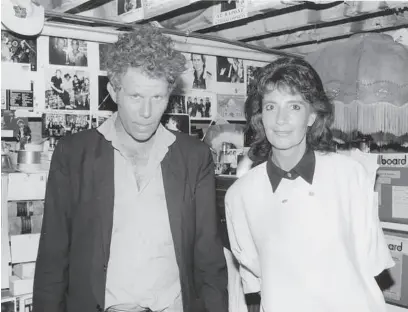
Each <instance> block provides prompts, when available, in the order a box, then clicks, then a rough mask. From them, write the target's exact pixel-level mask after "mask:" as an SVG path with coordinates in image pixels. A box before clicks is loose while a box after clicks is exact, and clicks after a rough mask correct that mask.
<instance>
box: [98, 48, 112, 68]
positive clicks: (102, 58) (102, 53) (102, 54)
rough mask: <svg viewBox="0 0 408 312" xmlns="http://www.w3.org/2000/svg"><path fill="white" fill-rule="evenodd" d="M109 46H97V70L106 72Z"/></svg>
mask: <svg viewBox="0 0 408 312" xmlns="http://www.w3.org/2000/svg"><path fill="white" fill-rule="evenodd" d="M109 46H110V44H109V43H100V44H99V70H102V71H106V57H107V53H108V49H109Z"/></svg>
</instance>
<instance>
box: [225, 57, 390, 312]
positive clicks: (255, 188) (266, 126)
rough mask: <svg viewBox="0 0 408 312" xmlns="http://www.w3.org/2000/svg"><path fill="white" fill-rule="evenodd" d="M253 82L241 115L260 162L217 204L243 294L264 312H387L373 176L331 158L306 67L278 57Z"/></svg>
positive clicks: (385, 254) (318, 95) (315, 87)
mask: <svg viewBox="0 0 408 312" xmlns="http://www.w3.org/2000/svg"><path fill="white" fill-rule="evenodd" d="M255 79H256V84H255V87H254V88H253V89H252V90H251V93H250V95H249V97H248V102H247V103H246V104H247V107H246V109H247V114H246V116H247V119H248V122H249V126H250V127H251V129H252V130H253V131H254V133H255V139H254V142H253V143H252V145H251V148H250V151H249V156H250V157H251V159H252V160H253V161H255V162H256V163H259V162H261V163H260V164H259V165H258V166H256V167H255V168H253V169H252V170H250V171H249V172H247V173H246V174H245V175H243V176H242V177H241V178H239V179H238V180H237V181H236V182H235V183H234V184H233V185H232V186H231V187H230V189H229V190H228V192H227V194H226V198H225V209H226V219H227V227H228V234H229V239H230V244H231V251H232V253H233V254H234V256H235V257H236V259H237V260H238V262H239V264H240V270H239V274H240V275H241V280H242V286H243V290H244V292H245V293H260V294H261V306H262V308H261V310H262V311H265V312H274V311H279V312H293V311H302V312H327V311H331V312H342V311H348V312H385V311H386V306H385V302H384V297H383V294H382V292H381V290H380V288H379V287H378V285H377V283H376V281H375V279H374V277H375V276H377V275H379V274H380V273H381V272H382V271H383V270H384V269H387V268H390V267H392V266H393V264H394V263H393V260H392V258H391V256H390V253H389V250H388V247H387V244H386V242H385V239H384V235H383V233H382V229H381V226H380V222H379V220H378V207H375V205H374V195H375V194H374V181H375V174H373V175H372V176H370V175H369V174H368V173H367V171H366V169H365V168H364V167H363V166H362V165H361V164H360V162H358V161H356V160H354V159H352V158H351V157H348V156H345V155H340V154H337V153H335V152H334V144H333V141H332V134H331V124H332V122H333V117H334V116H333V107H332V104H331V102H330V101H329V99H328V97H327V95H326V94H325V92H324V89H323V85H322V82H321V80H320V78H319V76H318V74H317V73H316V71H315V70H314V69H313V68H312V66H310V64H308V63H307V62H305V61H304V60H301V59H297V58H280V59H278V60H276V61H274V62H272V63H271V64H269V65H268V66H266V67H264V68H263V69H262V70H261V71H260V73H259V75H257V77H256V78H255ZM373 172H375V170H374V171H373Z"/></svg>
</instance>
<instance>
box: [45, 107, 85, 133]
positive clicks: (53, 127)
mask: <svg viewBox="0 0 408 312" xmlns="http://www.w3.org/2000/svg"><path fill="white" fill-rule="evenodd" d="M89 128H90V116H89V115H79V114H60V113H46V114H43V117H42V136H43V138H46V137H50V136H54V137H62V136H65V135H69V134H74V133H77V132H80V131H83V130H86V129H89Z"/></svg>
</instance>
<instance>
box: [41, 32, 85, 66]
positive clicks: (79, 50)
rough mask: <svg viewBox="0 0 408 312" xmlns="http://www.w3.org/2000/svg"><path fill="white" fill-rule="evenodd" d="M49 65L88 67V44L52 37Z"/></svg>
mask: <svg viewBox="0 0 408 312" xmlns="http://www.w3.org/2000/svg"><path fill="white" fill-rule="evenodd" d="M49 63H50V64H52V65H68V66H88V55H87V42H86V41H84V40H78V39H71V38H62V37H50V40H49Z"/></svg>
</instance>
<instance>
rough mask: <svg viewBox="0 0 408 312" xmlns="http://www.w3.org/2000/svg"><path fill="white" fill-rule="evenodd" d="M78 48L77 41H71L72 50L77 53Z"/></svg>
mask: <svg viewBox="0 0 408 312" xmlns="http://www.w3.org/2000/svg"><path fill="white" fill-rule="evenodd" d="M78 48H79V44H78V41H76V40H73V41H72V50H74V51H78Z"/></svg>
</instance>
